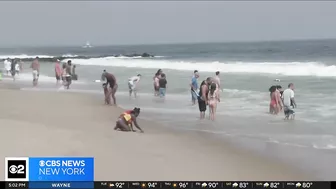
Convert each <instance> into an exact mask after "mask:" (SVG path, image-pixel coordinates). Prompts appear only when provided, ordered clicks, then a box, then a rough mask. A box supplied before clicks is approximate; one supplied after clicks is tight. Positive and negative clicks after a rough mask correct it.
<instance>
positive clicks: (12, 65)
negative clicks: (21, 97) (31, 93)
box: [10, 59, 17, 81]
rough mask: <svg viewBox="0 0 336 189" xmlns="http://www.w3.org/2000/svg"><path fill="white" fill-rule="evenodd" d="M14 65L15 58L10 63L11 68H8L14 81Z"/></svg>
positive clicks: (15, 63)
mask: <svg viewBox="0 0 336 189" xmlns="http://www.w3.org/2000/svg"><path fill="white" fill-rule="evenodd" d="M16 65H17V62H16V60H15V59H13V60H12V63H11V69H10V72H11V74H12V78H13V81H15V74H16V69H15V68H16Z"/></svg>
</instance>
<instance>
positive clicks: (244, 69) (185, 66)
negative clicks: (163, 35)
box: [74, 57, 336, 77]
mask: <svg viewBox="0 0 336 189" xmlns="http://www.w3.org/2000/svg"><path fill="white" fill-rule="evenodd" d="M112 59H113V58H110V57H105V58H91V59H76V60H75V61H74V64H79V65H99V66H112V67H129V68H149V69H158V68H161V69H172V70H182V71H192V70H196V69H197V70H199V71H201V72H215V71H221V72H222V73H250V74H277V75H286V76H318V77H336V66H334V65H331V66H328V65H325V64H323V63H319V62H225V63H224V62H185V61H168V60H158V59H135V60H134V59H132V60H129V59H113V60H112Z"/></svg>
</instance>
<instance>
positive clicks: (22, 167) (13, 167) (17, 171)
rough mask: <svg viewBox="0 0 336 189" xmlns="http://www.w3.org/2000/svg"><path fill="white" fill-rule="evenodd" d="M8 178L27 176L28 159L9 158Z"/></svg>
mask: <svg viewBox="0 0 336 189" xmlns="http://www.w3.org/2000/svg"><path fill="white" fill-rule="evenodd" d="M7 165H8V166H7V168H8V170H7V171H8V178H22V179H23V178H26V160H8V164H7Z"/></svg>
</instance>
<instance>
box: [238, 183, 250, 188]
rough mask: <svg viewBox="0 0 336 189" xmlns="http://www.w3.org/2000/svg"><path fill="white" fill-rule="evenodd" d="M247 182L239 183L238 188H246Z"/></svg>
mask: <svg viewBox="0 0 336 189" xmlns="http://www.w3.org/2000/svg"><path fill="white" fill-rule="evenodd" d="M248 184H249V183H248V182H241V183H239V188H246V187H247V186H248Z"/></svg>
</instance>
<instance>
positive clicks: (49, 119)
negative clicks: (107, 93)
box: [0, 84, 314, 181]
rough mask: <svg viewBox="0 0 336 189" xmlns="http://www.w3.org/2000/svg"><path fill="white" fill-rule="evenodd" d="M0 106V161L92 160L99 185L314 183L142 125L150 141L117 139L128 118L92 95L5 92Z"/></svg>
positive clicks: (198, 137) (263, 161)
mask: <svg viewBox="0 0 336 189" xmlns="http://www.w3.org/2000/svg"><path fill="white" fill-rule="evenodd" d="M10 86H12V87H10ZM0 98H1V99H2V100H1V104H0V126H1V132H0V140H1V142H0V147H1V152H0V158H2V159H4V158H5V157H13V156H14V157H15V156H91V157H94V158H95V180H114V181H117V180H120V181H130V180H157V181H162V180H177V181H178V180H203V181H205V180H245V181H249V180H311V179H314V177H312V176H311V175H307V174H304V173H302V172H299V171H298V170H295V169H293V168H292V167H290V166H287V165H284V164H282V163H279V162H277V161H276V160H272V159H267V158H264V157H260V156H258V154H253V153H252V152H248V151H244V150H241V149H238V148H237V147H235V146H232V145H230V144H227V143H225V142H224V141H223V140H217V139H213V138H211V137H209V136H207V135H202V134H197V133H193V132H177V131H174V130H170V129H167V128H164V127H161V126H160V125H159V124H158V123H155V122H149V121H145V120H139V123H140V126H141V127H142V128H143V129H144V131H145V133H131V132H130V133H128V132H120V131H114V130H113V127H114V125H115V121H116V118H117V117H118V116H119V115H120V113H122V111H123V110H122V109H120V108H118V107H114V106H106V105H104V101H103V98H97V96H94V95H90V94H79V93H58V92H42V91H20V90H18V89H17V87H13V85H5V84H0ZM140 118H141V114H140ZM172 119H173V118H172ZM226 124H228V123H226ZM0 169H2V170H4V164H0ZM3 174H4V172H0V178H4V175H3Z"/></svg>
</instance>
